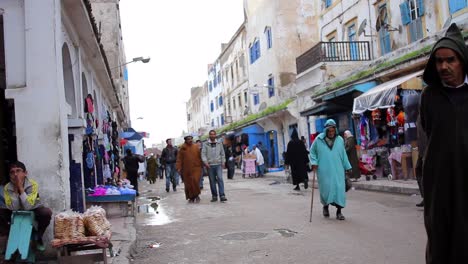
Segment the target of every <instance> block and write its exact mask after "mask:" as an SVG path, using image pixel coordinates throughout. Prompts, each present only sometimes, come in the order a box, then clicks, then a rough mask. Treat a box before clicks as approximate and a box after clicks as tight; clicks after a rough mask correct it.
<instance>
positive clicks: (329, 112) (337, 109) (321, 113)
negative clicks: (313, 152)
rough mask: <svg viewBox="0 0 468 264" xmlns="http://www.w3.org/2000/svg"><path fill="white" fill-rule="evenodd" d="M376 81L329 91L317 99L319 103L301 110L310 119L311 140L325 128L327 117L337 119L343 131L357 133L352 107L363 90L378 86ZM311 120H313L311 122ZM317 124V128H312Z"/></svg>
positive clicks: (302, 114)
mask: <svg viewBox="0 0 468 264" xmlns="http://www.w3.org/2000/svg"><path fill="white" fill-rule="evenodd" d="M377 84H378V83H377V82H376V81H369V82H365V83H360V84H355V85H351V86H349V87H347V88H344V89H340V90H337V91H334V92H332V93H328V94H325V95H323V96H322V97H320V99H317V101H318V103H317V104H315V105H314V106H313V107H312V108H310V109H307V110H305V111H303V112H301V116H304V117H306V118H307V120H308V124H309V126H308V132H309V133H308V134H309V140H310V142H312V141H313V139H314V138H315V136H316V135H317V134H318V133H321V132H322V131H323V129H324V125H325V122H326V121H327V119H330V118H331V119H333V120H335V122H336V124H337V127H338V130H339V131H340V132H341V133H342V132H343V131H345V130H350V131H351V132H352V133H353V134H355V132H356V131H355V129H354V127H355V125H354V120H353V118H352V116H353V115H352V109H353V101H354V98H355V97H357V96H359V95H361V94H362V93H363V92H366V91H369V90H370V89H372V88H373V87H375V86H377ZM312 116H314V117H315V118H313V119H312V118H311V117H312ZM310 120H313V121H312V122H310ZM311 126H315V130H313V129H311Z"/></svg>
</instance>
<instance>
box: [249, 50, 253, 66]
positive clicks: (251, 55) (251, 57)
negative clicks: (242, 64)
mask: <svg viewBox="0 0 468 264" xmlns="http://www.w3.org/2000/svg"><path fill="white" fill-rule="evenodd" d="M249 55H250V64H252V63H254V59H253V58H254V57H253V45H252V46H250V47H249Z"/></svg>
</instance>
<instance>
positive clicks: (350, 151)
mask: <svg viewBox="0 0 468 264" xmlns="http://www.w3.org/2000/svg"><path fill="white" fill-rule="evenodd" d="M344 138H345V149H346V154H347V155H348V160H349V163H351V167H353V169H352V172H351V174H350V175H349V177H350V178H351V179H355V180H356V181H357V180H358V179H359V178H361V171H360V170H359V159H358V155H357V150H356V139H355V138H354V136H353V134H351V131H349V130H346V131H345V132H344Z"/></svg>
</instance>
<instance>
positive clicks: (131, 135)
mask: <svg viewBox="0 0 468 264" xmlns="http://www.w3.org/2000/svg"><path fill="white" fill-rule="evenodd" d="M119 136H120V138H124V139H127V140H141V139H142V138H143V137H142V136H141V135H140V134H139V133H138V132H136V131H135V129H133V128H131V127H129V128H127V129H126V130H125V131H124V132H122V133H120V135H119Z"/></svg>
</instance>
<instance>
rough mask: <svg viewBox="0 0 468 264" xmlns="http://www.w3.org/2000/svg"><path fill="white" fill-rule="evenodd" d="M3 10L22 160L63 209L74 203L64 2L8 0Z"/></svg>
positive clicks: (49, 199)
mask: <svg viewBox="0 0 468 264" xmlns="http://www.w3.org/2000/svg"><path fill="white" fill-rule="evenodd" d="M0 8H2V9H4V10H5V16H4V30H5V50H6V55H7V56H6V72H7V87H8V89H7V90H6V97H7V98H11V99H14V102H15V117H16V136H17V150H18V159H19V160H21V161H23V162H25V164H26V166H27V168H28V171H29V172H30V176H31V177H32V178H34V179H36V180H37V181H38V183H39V185H40V187H39V188H40V193H41V199H42V200H43V201H44V203H45V204H47V205H48V206H50V207H51V208H52V209H53V210H54V211H55V212H58V211H61V210H63V209H66V208H69V206H70V190H69V188H70V187H69V186H70V185H69V180H68V179H69V168H68V164H69V160H68V142H67V139H68V129H67V115H66V112H65V108H66V107H65V94H64V89H63V75H62V57H61V54H62V43H63V38H62V36H63V35H62V32H61V29H62V27H61V12H60V10H61V6H60V1H57V0H44V1H34V0H25V1H15V0H11V1H10V0H6V1H2V2H0ZM18 58H20V59H18ZM21 58H24V60H23V59H21ZM22 85H23V86H24V87H23V88H15V87H18V86H22Z"/></svg>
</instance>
